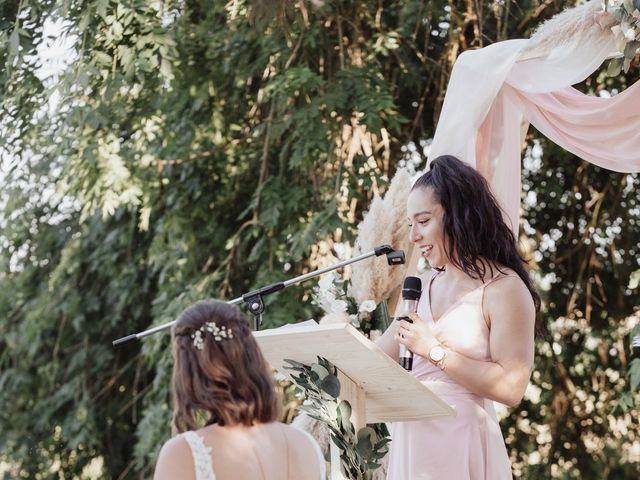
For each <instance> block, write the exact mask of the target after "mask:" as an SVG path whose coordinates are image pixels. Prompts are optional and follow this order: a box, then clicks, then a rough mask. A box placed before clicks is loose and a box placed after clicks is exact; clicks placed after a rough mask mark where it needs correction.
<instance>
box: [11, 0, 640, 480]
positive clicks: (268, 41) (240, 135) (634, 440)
mask: <svg viewBox="0 0 640 480" xmlns="http://www.w3.org/2000/svg"><path fill="white" fill-rule="evenodd" d="M572 4H573V2H559V1H549V0H545V1H538V0H533V1H510V0H499V1H478V0H465V1H459V0H451V1H441V0H432V1H425V0H395V1H391V0H389V1H382V0H379V1H351V0H344V1H340V0H311V1H309V0H290V1H288V0H271V1H267V0H236V1H234V0H231V1H228V2H223V1H214V0H211V1H205V0H157V1H143V0H120V1H116V0H3V1H2V2H0V31H1V33H0V57H1V64H2V68H1V69H0V102H1V113H0V156H1V157H0V158H1V161H2V170H0V172H1V173H0V182H1V191H0V228H1V231H0V245H1V247H0V265H1V268H0V369H1V373H0V452H1V453H0V476H3V478H40V479H48V478H107V479H124V478H148V477H150V476H151V475H152V472H153V464H154V461H155V457H156V455H157V452H158V450H159V448H160V446H161V444H162V443H163V442H164V441H165V440H166V439H167V438H168V437H169V435H170V428H169V421H170V413H171V412H170V404H169V396H168V386H169V378H170V371H171V355H170V351H169V350H170V349H169V335H167V334H159V335H155V336H153V337H151V338H149V339H148V340H145V341H144V342H143V343H142V344H141V345H137V346H133V347H129V348H125V349H121V350H114V349H113V348H112V347H111V341H112V340H114V339H116V338H119V337H122V336H124V335H126V334H129V333H133V332H137V331H141V330H144V329H146V328H148V327H150V326H152V325H157V324H162V323H165V322H168V321H170V320H173V319H174V317H175V315H176V314H177V313H178V312H179V311H180V310H181V309H182V308H184V307H185V306H186V305H188V304H189V303H191V302H193V301H194V300H196V299H201V298H206V297H217V298H225V299H230V298H235V297H237V296H239V295H241V294H242V293H243V292H246V291H248V290H250V289H252V288H254V287H257V286H261V285H264V284H266V283H270V282H273V281H277V280H283V279H286V278H289V277H292V276H295V275H299V274H301V273H304V272H308V271H310V270H312V269H315V268H317V267H318V266H320V265H325V264H326V263H327V262H331V261H334V260H335V259H336V258H341V257H344V256H348V255H349V253H350V248H351V246H352V245H353V241H354V238H355V233H356V227H357V224H358V222H359V220H361V219H362V214H363V212H364V211H366V210H367V208H368V205H369V203H370V201H371V199H372V197H373V195H374V194H376V193H377V194H383V193H384V191H385V189H386V187H387V185H388V183H389V180H390V178H392V177H393V174H394V172H395V171H396V169H397V168H399V167H406V168H408V169H409V170H411V171H416V170H419V169H421V168H424V166H425V165H426V155H427V154H428V149H429V144H430V139H431V138H432V136H433V133H434V127H435V124H436V122H437V118H438V113H439V110H440V107H441V104H442V100H443V98H444V92H445V89H446V85H447V81H448V75H449V73H450V71H451V68H452V65H453V62H454V61H455V59H456V57H457V55H458V54H459V53H461V52H462V51H464V50H466V49H472V48H479V47H482V46H485V45H488V44H491V43H493V42H496V41H500V40H505V39H509V38H522V37H525V38H526V37H528V36H529V35H530V34H531V32H532V31H533V30H534V29H535V27H536V26H538V25H539V24H540V23H541V22H542V21H544V20H545V19H548V18H550V17H551V16H552V15H554V14H555V13H557V12H559V11H560V10H561V9H562V8H564V7H567V6H571V5H572ZM51 52H53V54H52V53H51ZM605 69H606V66H604V67H603V69H602V71H599V72H596V73H594V74H593V75H592V76H591V77H590V78H589V79H587V80H586V81H585V82H584V83H583V84H582V85H580V86H579V88H580V89H581V90H582V91H585V92H589V93H592V94H594V95H611V94H615V93H616V92H617V91H620V90H622V89H624V88H625V87H626V86H627V85H630V84H631V83H633V82H635V81H636V80H637V79H638V69H637V68H632V70H631V71H630V72H629V73H628V74H626V75H623V76H619V77H616V78H610V77H606V76H605V74H604V70H605ZM464 114H465V112H464V111H461V112H460V115H461V116H464ZM524 165H525V172H524V178H523V216H522V224H521V234H522V235H521V245H522V247H523V251H524V253H525V255H526V256H527V258H528V259H529V260H530V263H531V267H532V274H533V275H534V276H535V278H536V281H537V284H538V287H539V289H540V290H541V293H542V295H543V297H544V307H543V309H544V312H543V314H544V319H545V323H546V324H547V326H548V334H547V336H546V337H540V338H539V339H538V342H537V357H536V366H535V371H534V374H533V377H532V382H531V387H530V388H529V390H528V391H527V394H526V396H525V400H524V401H523V402H522V403H521V404H520V406H518V407H516V408H514V409H511V410H509V411H508V412H504V413H503V414H504V418H503V420H502V427H503V431H504V434H505V439H506V442H507V446H508V449H509V451H510V455H511V458H512V461H513V464H514V474H515V476H516V478H530V479H537V478H580V479H582V478H584V479H595V478H613V479H618V478H638V476H639V475H640V467H639V464H640V438H639V435H640V428H639V425H638V412H637V409H636V406H637V405H638V400H639V397H638V391H637V386H638V383H639V382H640V366H639V365H638V363H640V360H638V358H636V359H635V360H633V352H632V351H631V349H630V343H629V335H630V332H631V330H632V328H633V327H634V325H637V324H638V321H639V320H640V318H639V316H640V313H638V305H639V304H640V301H639V300H638V298H639V297H638V294H639V293H640V288H639V283H640V260H639V256H640V255H639V254H640V252H639V250H640V246H639V243H640V188H639V187H640V180H639V178H638V176H637V175H626V174H618V173H612V172H608V171H605V170H603V169H600V168H597V167H594V166H592V165H589V164H587V163H586V162H584V161H581V160H580V159H578V158H576V157H574V156H572V155H571V154H568V153H567V152H564V151H562V150H561V149H560V148H558V147H557V146H555V145H553V144H552V143H551V142H549V141H547V140H546V139H544V138H543V137H542V136H541V135H539V134H538V133H537V132H534V131H532V132H531V133H530V135H529V138H528V143H527V147H526V151H525V160H524ZM313 284H314V282H308V283H307V284H304V285H301V286H299V287H295V288H290V289H288V290H287V291H286V292H281V293H280V294H277V295H272V296H270V297H268V298H267V313H266V316H265V323H266V326H275V325H279V324H282V323H285V322H293V321H298V320H304V319H307V318H311V317H313V316H317V315H318V314H319V310H318V308H317V307H316V306H314V305H313V304H312V303H311V301H310V293H311V289H312V287H313Z"/></svg>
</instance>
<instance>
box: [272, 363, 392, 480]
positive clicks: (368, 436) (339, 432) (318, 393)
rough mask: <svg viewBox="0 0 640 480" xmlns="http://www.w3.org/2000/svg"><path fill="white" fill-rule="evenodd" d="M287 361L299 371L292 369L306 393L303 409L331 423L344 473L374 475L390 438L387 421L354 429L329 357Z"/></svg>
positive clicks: (360, 478)
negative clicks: (312, 360) (304, 360)
mask: <svg viewBox="0 0 640 480" xmlns="http://www.w3.org/2000/svg"><path fill="white" fill-rule="evenodd" d="M285 361H286V362H287V363H288V364H289V365H290V366H289V367H287V368H288V369H289V370H292V371H294V372H296V373H297V375H296V374H293V373H292V374H291V377H292V378H293V380H294V381H295V382H296V384H297V385H298V387H299V388H300V389H301V390H302V392H303V394H304V396H305V402H304V404H303V405H302V406H301V407H300V410H301V411H303V412H305V413H306V414H307V415H309V416H310V417H311V418H314V419H316V420H319V421H321V422H323V423H325V424H326V425H327V427H329V430H330V432H331V440H332V441H333V443H335V444H336V445H337V446H338V448H339V449H340V469H341V470H342V473H343V475H344V476H345V477H347V478H349V479H354V480H365V479H370V478H372V476H373V472H374V471H375V470H376V469H377V468H378V467H379V466H380V464H379V463H378V461H379V460H380V459H381V458H382V457H384V456H385V454H386V453H387V448H388V447H387V444H388V443H389V442H390V440H391V439H390V438H389V432H388V430H387V427H386V426H385V424H384V423H379V424H372V425H370V426H367V427H364V428H361V429H360V430H358V431H357V432H356V431H355V428H354V426H353V424H352V423H351V420H350V417H351V405H350V403H349V402H347V401H345V400H339V399H338V396H339V395H340V381H339V380H338V376H337V369H336V367H335V366H334V365H333V364H332V363H331V362H329V361H328V360H327V359H325V358H322V357H318V363H313V364H311V365H305V364H302V363H300V362H296V361H295V360H290V359H287V360H285Z"/></svg>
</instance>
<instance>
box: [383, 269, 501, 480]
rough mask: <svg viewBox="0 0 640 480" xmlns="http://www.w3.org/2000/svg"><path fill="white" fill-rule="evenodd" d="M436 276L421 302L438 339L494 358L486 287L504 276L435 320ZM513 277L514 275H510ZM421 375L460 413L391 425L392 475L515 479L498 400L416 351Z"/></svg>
mask: <svg viewBox="0 0 640 480" xmlns="http://www.w3.org/2000/svg"><path fill="white" fill-rule="evenodd" d="M437 275H438V273H435V274H434V275H432V276H431V278H430V280H429V282H428V283H427V287H426V288H424V289H423V291H422V295H421V297H420V301H419V302H418V314H419V315H420V318H422V320H423V321H425V322H429V324H430V325H431V328H432V331H433V333H434V334H435V336H436V338H437V339H438V340H439V341H441V342H443V343H446V344H447V345H448V346H449V347H450V348H451V349H452V350H454V351H456V352H458V353H460V354H462V355H465V356H467V357H469V358H474V359H478V360H490V359H491V354H490V351H489V327H488V325H487V322H486V320H485V318H484V315H483V313H482V297H483V293H484V289H485V287H486V286H487V285H488V284H489V283H491V282H493V281H495V280H497V279H498V278H502V277H503V276H505V275H499V276H496V277H494V278H493V279H491V280H490V281H488V282H487V283H485V284H484V285H482V286H481V287H479V288H476V289H475V290H472V291H471V292H469V293H467V294H466V295H465V296H463V297H462V298H461V299H460V300H458V301H457V302H456V303H454V304H453V305H452V306H451V307H449V309H448V310H447V311H446V312H445V313H444V314H443V315H442V317H440V319H439V320H438V321H437V322H435V323H434V322H433V318H432V314H431V302H430V299H429V295H430V291H431V283H432V281H433V279H434V278H435V277H436V276H437ZM509 276H511V275H509ZM411 373H412V374H413V375H414V376H415V377H416V378H417V379H418V380H420V381H421V382H422V383H424V384H425V385H426V386H427V387H429V389H430V390H431V391H432V392H434V393H435V394H436V395H438V396H439V397H440V398H442V399H443V400H444V401H445V402H447V403H448V404H449V405H451V406H453V407H454V408H455V410H456V412H457V416H455V417H451V418H443V419H436V420H428V421H413V422H395V423H393V424H392V425H391V438H392V442H391V449H390V457H389V467H388V473H387V479H388V480H505V479H512V473H511V463H510V462H509V457H508V455H507V449H506V447H505V444H504V439H503V437H502V432H501V430H500V425H499V424H498V419H497V417H496V413H495V410H494V407H493V402H492V401H490V400H486V399H484V398H482V397H479V396H478V395H475V394H473V393H471V392H470V391H469V390H467V389H466V388H464V387H463V386H461V385H459V384H458V383H456V382H455V381H454V380H452V379H451V378H450V377H449V376H448V375H447V372H446V361H445V370H444V371H442V370H440V368H438V367H437V366H435V365H433V364H432V363H431V362H430V361H429V360H427V359H425V358H424V357H421V356H419V355H415V357H414V360H413V371H412V372H411Z"/></svg>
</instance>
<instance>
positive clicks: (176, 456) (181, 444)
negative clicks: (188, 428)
mask: <svg viewBox="0 0 640 480" xmlns="http://www.w3.org/2000/svg"><path fill="white" fill-rule="evenodd" d="M189 472H192V473H193V474H194V475H195V470H194V467H193V461H192V459H191V449H190V447H189V444H188V443H187V441H186V440H185V439H184V437H183V436H182V435H176V436H174V437H172V438H170V439H169V440H167V441H166V442H165V444H164V445H163V446H162V449H161V450H160V455H159V456H158V462H157V464H156V471H155V475H154V477H153V478H154V480H164V479H171V478H191V477H190V476H189Z"/></svg>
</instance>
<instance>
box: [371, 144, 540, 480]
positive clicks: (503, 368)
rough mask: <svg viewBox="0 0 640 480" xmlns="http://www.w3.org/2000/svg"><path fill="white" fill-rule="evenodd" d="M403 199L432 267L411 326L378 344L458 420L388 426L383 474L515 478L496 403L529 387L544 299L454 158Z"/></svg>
mask: <svg viewBox="0 0 640 480" xmlns="http://www.w3.org/2000/svg"><path fill="white" fill-rule="evenodd" d="M430 167H431V168H430V170H429V171H428V172H427V173H425V174H424V175H422V176H421V177H420V178H419V179H418V180H417V181H416V183H415V184H414V186H413V188H412V190H411V193H410V194H409V198H408V201H407V215H408V218H409V223H410V226H411V230H410V240H411V242H412V243H414V244H415V245H416V246H417V247H418V248H419V249H420V251H421V253H422V256H423V257H424V258H425V259H426V260H427V261H428V262H429V264H430V266H431V267H432V270H431V271H430V272H429V273H427V274H426V275H425V276H423V278H422V286H423V288H422V294H421V296H420V300H419V302H418V305H417V312H401V315H400V316H405V317H409V318H410V319H411V320H412V322H409V321H406V320H401V319H400V320H399V321H397V322H394V323H393V324H392V325H391V326H390V327H389V328H388V329H387V331H386V332H385V333H384V335H383V336H382V337H381V338H380V339H379V340H378V344H379V345H380V346H381V347H382V348H383V349H384V350H385V352H386V353H387V354H388V355H389V356H391V357H392V358H394V359H395V358H398V355H399V351H400V345H403V346H404V347H405V348H406V349H408V350H410V351H411V352H413V355H414V359H413V368H412V370H411V374H412V375H414V376H415V377H416V378H417V379H419V380H420V381H421V382H423V383H425V385H427V386H428V387H429V389H430V390H432V391H433V392H434V393H435V394H437V395H438V396H439V397H440V398H442V399H443V400H444V401H445V402H447V403H448V404H450V405H452V406H454V407H455V409H456V413H457V415H456V416H455V417H452V418H444V419H437V420H428V421H414V422H396V423H394V424H393V425H392V427H391V438H392V442H391V451H390V461H389V469H388V476H387V478H388V479H390V480H406V479H444V478H450V479H456V480H465V479H484V480H502V479H511V478H512V473H511V464H510V462H509V457H508V455H507V450H506V447H505V444H504V439H503V437H502V432H501V431H500V425H499V424H498V420H497V418H496V414H495V411H494V408H493V401H497V402H500V403H503V404H505V405H509V406H514V405H516V404H518V403H519V402H520V400H521V399H522V396H523V395H524V391H525V388H526V386H527V384H528V382H529V377H530V375H531V369H532V365H533V356H534V331H535V323H536V313H537V311H538V310H539V309H540V297H539V296H538V294H537V293H536V292H535V290H534V288H533V286H532V282H531V280H530V278H529V276H528V274H527V271H526V269H525V261H524V260H523V258H522V257H521V255H520V254H519V253H518V250H517V248H516V239H515V237H514V235H513V233H512V231H511V229H510V228H509V227H508V226H507V225H506V223H505V222H504V220H503V217H502V211H501V210H500V207H499V206H498V203H497V201H496V199H495V198H494V197H493V195H492V194H491V191H490V189H489V186H488V184H487V182H486V181H485V179H484V178H483V177H482V176H481V175H480V174H479V173H478V172H476V170H474V169H473V168H472V167H470V166H468V165H466V164H464V163H463V162H461V161H460V160H458V159H456V158H455V157H451V156H441V157H438V158H436V159H435V160H433V162H431V166H430Z"/></svg>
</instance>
